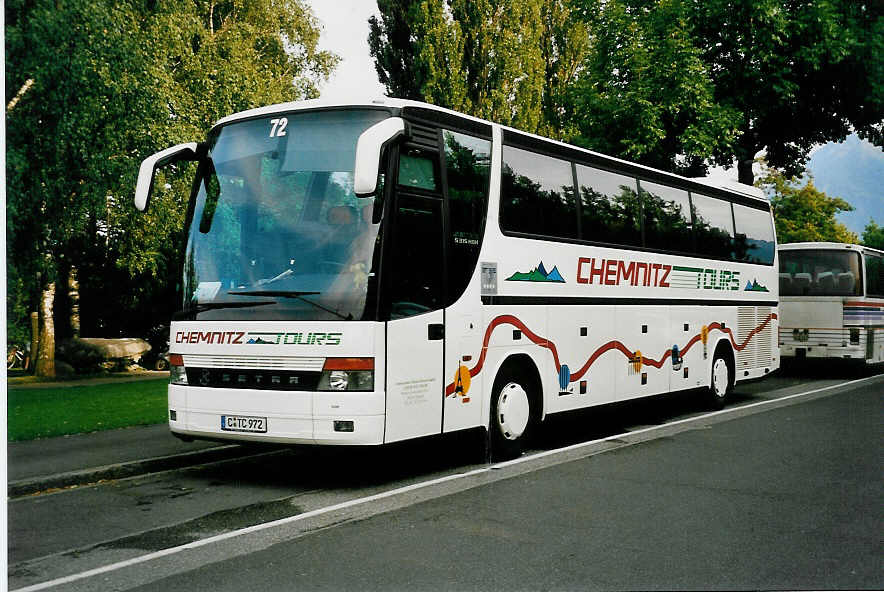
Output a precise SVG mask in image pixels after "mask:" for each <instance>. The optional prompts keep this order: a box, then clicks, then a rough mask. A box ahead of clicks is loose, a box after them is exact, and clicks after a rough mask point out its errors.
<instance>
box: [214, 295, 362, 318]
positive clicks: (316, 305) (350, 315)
mask: <svg viewBox="0 0 884 592" xmlns="http://www.w3.org/2000/svg"><path fill="white" fill-rule="evenodd" d="M321 293H322V292H299V291H297V290H248V291H244V292H228V294H233V295H235V296H278V297H280V298H297V299H299V300H302V301H303V302H306V303H307V304H312V305H313V306H315V307H316V308H318V309H320V310H324V311H325V312H327V313H330V314H333V315H335V316H336V317H338V318H339V319H344V320H345V321H349V320H352V319H353V315H352V314H348V315H346V316H344V315H342V314H341V313H339V312H338V311H336V310H332V309H330V308H328V307H325V306H323V305H321V304H319V303H318V302H313V301H312V300H308V299H306V298H304V296H316V295H318V294H321Z"/></svg>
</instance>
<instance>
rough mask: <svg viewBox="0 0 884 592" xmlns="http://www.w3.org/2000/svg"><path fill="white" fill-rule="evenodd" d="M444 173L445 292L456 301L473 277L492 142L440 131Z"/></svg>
mask: <svg viewBox="0 0 884 592" xmlns="http://www.w3.org/2000/svg"><path fill="white" fill-rule="evenodd" d="M443 139H444V143H445V174H446V177H447V180H448V218H449V224H450V227H451V233H450V243H449V245H450V248H449V251H448V293H449V299H450V301H454V300H455V299H456V298H458V297H459V296H460V295H461V294H462V293H463V291H464V289H465V288H466V285H467V283H468V282H469V281H470V278H471V277H472V275H473V270H474V269H475V267H476V262H477V261H478V258H479V247H480V246H481V244H482V231H483V229H484V227H485V210H486V205H487V202H488V183H489V179H490V176H491V142H490V141H488V140H482V139H479V138H474V137H472V136H467V135H464V134H459V133H456V132H450V131H445V132H443Z"/></svg>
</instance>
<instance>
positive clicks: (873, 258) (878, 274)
mask: <svg viewBox="0 0 884 592" xmlns="http://www.w3.org/2000/svg"><path fill="white" fill-rule="evenodd" d="M865 259H866V296H879V297H880V296H884V257H878V256H877V255H866V256H865Z"/></svg>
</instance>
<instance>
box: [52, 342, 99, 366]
mask: <svg viewBox="0 0 884 592" xmlns="http://www.w3.org/2000/svg"><path fill="white" fill-rule="evenodd" d="M55 357H56V358H57V359H59V360H62V361H64V362H67V363H68V364H70V365H71V366H73V368H74V371H75V372H76V373H77V374H94V373H96V372H100V371H101V369H102V367H101V365H102V363H103V362H104V354H103V353H102V351H101V349H100V348H99V347H98V346H95V345H92V344H91V343H86V342H85V341H81V340H79V339H67V340H65V341H62V342H61V343H60V344H59V345H58V347H57V348H56V350H55Z"/></svg>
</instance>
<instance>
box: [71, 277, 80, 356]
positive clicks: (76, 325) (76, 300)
mask: <svg viewBox="0 0 884 592" xmlns="http://www.w3.org/2000/svg"><path fill="white" fill-rule="evenodd" d="M68 304H69V306H70V311H69V312H70V324H71V337H73V338H74V339H77V338H78V337H80V282H78V281H77V268H76V267H74V266H71V268H70V271H68Z"/></svg>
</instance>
